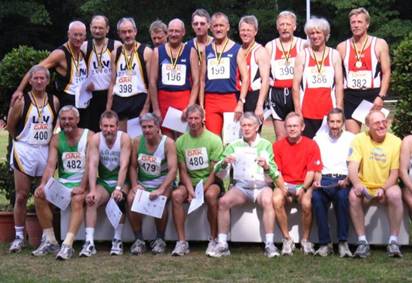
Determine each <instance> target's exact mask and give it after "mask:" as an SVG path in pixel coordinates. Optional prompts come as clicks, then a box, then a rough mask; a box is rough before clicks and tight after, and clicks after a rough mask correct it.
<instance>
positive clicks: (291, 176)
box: [273, 112, 322, 255]
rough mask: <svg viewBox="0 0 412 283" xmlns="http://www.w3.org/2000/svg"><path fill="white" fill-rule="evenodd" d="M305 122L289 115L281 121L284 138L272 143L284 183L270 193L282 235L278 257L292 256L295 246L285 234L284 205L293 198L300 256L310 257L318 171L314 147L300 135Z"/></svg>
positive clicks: (286, 231)
mask: <svg viewBox="0 0 412 283" xmlns="http://www.w3.org/2000/svg"><path fill="white" fill-rule="evenodd" d="M304 129H305V123H304V121H303V118H302V116H300V115H299V114H297V113H296V112H290V113H289V114H288V115H287V116H286V118H285V130H286V137H284V138H282V139H280V140H278V141H277V142H275V143H274V144H273V152H274V155H275V162H276V164H277V166H278V168H279V171H280V173H281V174H282V176H283V178H284V180H285V184H286V186H285V189H276V190H275V191H274V192H273V204H274V206H275V213H276V219H277V221H278V224H279V228H280V231H281V232H282V235H283V246H282V255H292V253H293V250H294V249H295V244H294V242H293V240H292V238H291V237H290V235H289V230H288V217H287V214H286V209H285V205H286V203H292V201H293V199H297V201H298V203H299V204H300V208H301V210H302V211H301V219H302V220H301V224H302V225H303V235H302V240H301V241H300V244H301V248H302V250H303V253H304V254H314V253H315V250H314V248H313V244H312V243H311V242H310V241H309V235H310V230H311V226H312V191H313V182H314V180H315V176H316V175H317V176H319V174H318V173H317V172H320V171H321V170H322V162H321V159H320V151H319V147H318V145H317V144H316V143H315V142H314V141H313V140H311V139H309V138H307V137H305V136H303V135H302V133H303V130H304Z"/></svg>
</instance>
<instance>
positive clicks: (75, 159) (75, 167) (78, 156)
mask: <svg viewBox="0 0 412 283" xmlns="http://www.w3.org/2000/svg"><path fill="white" fill-rule="evenodd" d="M84 159H85V158H84V155H83V154H82V153H80V152H63V154H62V161H63V168H64V171H65V172H68V173H79V172H83V170H84V163H85V162H84V161H85V160H84Z"/></svg>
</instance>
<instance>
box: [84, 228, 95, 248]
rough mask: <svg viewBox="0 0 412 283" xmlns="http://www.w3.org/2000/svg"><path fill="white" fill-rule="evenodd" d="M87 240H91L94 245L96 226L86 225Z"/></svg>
mask: <svg viewBox="0 0 412 283" xmlns="http://www.w3.org/2000/svg"><path fill="white" fill-rule="evenodd" d="M85 232H86V242H87V241H89V242H90V243H91V244H92V245H94V228H93V227H86V229H85Z"/></svg>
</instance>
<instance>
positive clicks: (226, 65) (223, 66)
mask: <svg viewBox="0 0 412 283" xmlns="http://www.w3.org/2000/svg"><path fill="white" fill-rule="evenodd" d="M207 78H208V79H209V80H222V79H229V78H230V59H229V58H227V57H225V58H221V59H220V62H218V60H217V59H216V58H213V59H208V60H207Z"/></svg>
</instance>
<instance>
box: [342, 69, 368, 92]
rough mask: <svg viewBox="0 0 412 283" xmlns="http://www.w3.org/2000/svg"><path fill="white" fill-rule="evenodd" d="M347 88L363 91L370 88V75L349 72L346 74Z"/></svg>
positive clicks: (360, 72) (362, 72)
mask: <svg viewBox="0 0 412 283" xmlns="http://www.w3.org/2000/svg"><path fill="white" fill-rule="evenodd" d="M347 84H348V87H349V88H352V89H364V88H371V87H372V73H371V72H370V71H356V72H353V71H350V72H349V74H348V81H347Z"/></svg>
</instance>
